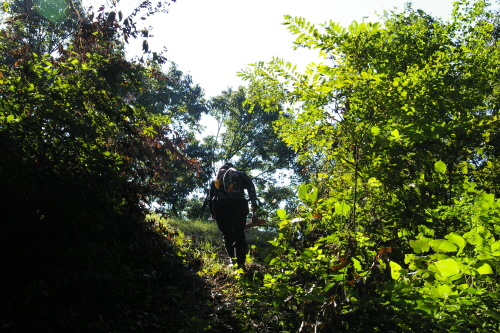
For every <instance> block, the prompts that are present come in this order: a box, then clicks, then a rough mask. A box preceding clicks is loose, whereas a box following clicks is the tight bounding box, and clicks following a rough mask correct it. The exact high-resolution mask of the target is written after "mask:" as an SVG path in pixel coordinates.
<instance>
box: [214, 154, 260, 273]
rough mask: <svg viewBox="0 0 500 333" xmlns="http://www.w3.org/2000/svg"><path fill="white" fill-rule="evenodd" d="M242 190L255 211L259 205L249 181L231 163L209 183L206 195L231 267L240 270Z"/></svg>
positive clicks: (243, 244) (242, 257)
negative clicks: (236, 267) (235, 265)
mask: <svg viewBox="0 0 500 333" xmlns="http://www.w3.org/2000/svg"><path fill="white" fill-rule="evenodd" d="M244 190H246V191H247V193H248V196H249V199H250V202H251V205H252V210H253V211H254V212H255V211H256V210H257V209H258V207H259V205H258V200H257V195H256V193H255V186H254V184H253V182H252V181H251V180H250V178H248V176H247V175H246V174H245V173H244V172H242V171H239V170H237V169H236V168H235V167H234V165H233V164H232V163H229V162H226V163H224V165H223V166H222V167H221V168H220V169H219V171H218V172H217V177H216V178H215V179H214V180H212V182H211V183H210V188H209V192H208V205H209V210H210V214H211V215H212V218H214V219H215V221H216V222H217V226H218V227H219V230H220V231H221V233H222V240H223V242H224V247H225V249H226V252H227V255H228V256H229V258H231V262H232V264H233V265H234V264H237V265H238V268H239V269H243V271H244V270H245V259H246V254H247V243H246V240H245V238H246V237H245V224H246V219H247V215H248V213H249V209H248V201H247V199H245V193H244Z"/></svg>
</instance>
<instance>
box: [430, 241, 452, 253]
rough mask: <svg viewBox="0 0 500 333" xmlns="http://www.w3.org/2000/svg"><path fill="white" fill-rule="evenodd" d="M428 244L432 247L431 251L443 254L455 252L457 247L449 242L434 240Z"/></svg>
mask: <svg viewBox="0 0 500 333" xmlns="http://www.w3.org/2000/svg"><path fill="white" fill-rule="evenodd" d="M429 244H430V246H431V247H432V249H433V250H434V251H436V252H442V253H445V252H455V251H457V246H456V245H455V244H454V243H453V242H451V241H449V240H444V239H435V240H433V241H431V242H430V243H429Z"/></svg>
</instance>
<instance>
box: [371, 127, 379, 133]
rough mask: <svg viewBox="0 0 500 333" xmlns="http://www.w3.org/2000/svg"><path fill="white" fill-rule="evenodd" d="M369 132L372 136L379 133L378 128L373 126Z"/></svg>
mask: <svg viewBox="0 0 500 333" xmlns="http://www.w3.org/2000/svg"><path fill="white" fill-rule="evenodd" d="M371 132H372V135H378V134H379V133H380V128H379V127H378V126H373V127H372V129H371Z"/></svg>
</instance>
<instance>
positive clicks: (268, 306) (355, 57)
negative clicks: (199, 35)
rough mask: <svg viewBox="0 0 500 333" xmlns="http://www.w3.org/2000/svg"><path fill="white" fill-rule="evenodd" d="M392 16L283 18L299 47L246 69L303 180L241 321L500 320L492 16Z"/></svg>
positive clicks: (465, 325) (409, 324)
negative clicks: (297, 60) (282, 106)
mask: <svg viewBox="0 0 500 333" xmlns="http://www.w3.org/2000/svg"><path fill="white" fill-rule="evenodd" d="M382 19H383V23H382V24H381V23H368V22H363V23H357V22H353V23H352V24H351V25H350V26H349V27H348V28H347V29H345V28H342V27H341V26H340V25H338V24H336V23H334V22H328V23H326V24H324V25H322V26H321V29H317V28H316V27H315V26H314V25H312V24H310V23H308V22H307V21H306V20H305V19H303V18H293V17H287V18H286V22H285V24H286V25H287V26H288V28H289V30H290V31H291V32H292V33H293V34H295V35H297V39H296V41H295V44H296V46H297V47H307V48H311V49H317V50H318V51H319V52H320V54H321V55H323V56H324V57H325V59H327V60H328V63H329V64H328V63H326V64H311V65H310V66H308V68H307V70H306V71H305V73H300V72H297V71H296V70H295V69H294V67H293V66H292V65H291V64H289V63H285V62H284V61H283V60H281V59H274V60H273V61H272V62H270V63H268V64H264V63H259V64H256V65H254V66H253V67H252V68H250V69H248V70H247V71H245V72H243V73H242V75H243V76H244V77H246V78H247V79H248V80H250V83H251V88H252V89H253V90H252V92H253V94H254V98H255V100H257V101H258V102H259V103H260V104H261V105H267V106H268V108H269V109H271V110H274V108H273V105H277V104H279V103H286V104H289V105H291V106H290V107H289V108H288V109H287V110H286V111H284V115H285V116H286V117H282V118H281V119H280V120H279V123H278V128H279V133H280V136H281V137H282V138H283V140H284V141H285V142H286V143H287V144H289V145H291V146H292V147H293V148H294V150H295V151H296V152H297V153H298V154H299V160H300V161H301V162H302V163H303V165H304V166H305V167H306V169H307V170H309V175H310V182H309V183H308V184H304V185H301V186H300V187H299V190H298V196H299V199H300V200H301V206H300V211H299V212H298V213H297V214H293V215H288V214H286V212H285V211H282V210H279V211H278V217H279V219H280V228H279V231H278V234H277V238H276V239H275V240H274V241H273V242H272V244H273V246H274V252H273V254H272V255H270V256H269V257H268V262H269V265H270V272H269V273H268V274H266V275H265V276H264V277H263V278H262V281H261V282H260V285H259V284H258V283H257V284H254V283H250V284H248V285H247V289H246V292H245V293H244V294H243V299H242V305H243V306H244V307H248V306H250V307H251V308H252V309H253V310H252V311H245V315H244V317H248V319H251V320H262V317H264V323H263V324H262V325H270V326H272V327H275V328H276V329H280V330H287V331H296V330H299V331H300V332H317V331H325V332H326V331H328V332H330V331H332V330H334V331H349V332H361V331H362V332H365V331H371V332H375V331H389V332H410V331H411V332H413V331H419V332H442V331H453V332H470V331H477V332H494V331H498V329H499V327H500V325H499V322H500V312H498V307H499V301H500V294H499V293H498V289H499V287H500V285H499V284H500V280H499V274H500V271H499V270H500V266H499V257H500V227H499V225H498V219H499V217H500V215H499V213H500V202H499V201H498V199H497V197H498V185H499V183H498V179H499V178H498V177H499V173H498V166H497V164H498V155H497V150H498V148H497V147H498V141H497V140H498V139H497V137H498V125H499V122H498V121H499V118H498V110H499V103H498V102H499V94H498V92H499V83H498V82H499V75H500V67H499V61H500V52H499V47H498V44H497V43H498V15H497V14H496V13H494V12H492V11H489V10H488V6H487V4H486V3H485V2H484V1H476V2H474V3H473V4H469V3H468V2H467V1H460V2H459V3H457V4H456V5H455V8H454V12H453V15H452V18H451V19H450V20H449V21H446V22H445V21H443V20H441V19H438V18H434V17H432V16H430V15H428V14H426V13H424V12H423V11H421V10H414V9H412V8H411V7H407V8H406V10H405V11H404V12H403V13H386V14H385V15H384V16H383V17H382Z"/></svg>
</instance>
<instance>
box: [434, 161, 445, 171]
mask: <svg viewBox="0 0 500 333" xmlns="http://www.w3.org/2000/svg"><path fill="white" fill-rule="evenodd" d="M434 170H436V171H437V172H439V173H446V164H445V163H444V162H443V161H437V162H436V163H434Z"/></svg>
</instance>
